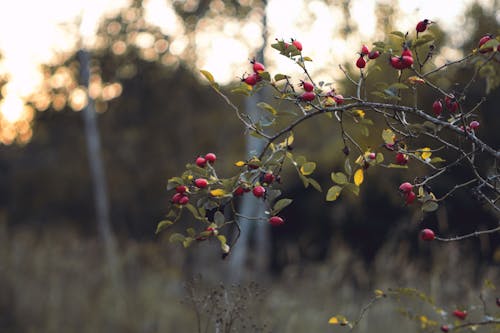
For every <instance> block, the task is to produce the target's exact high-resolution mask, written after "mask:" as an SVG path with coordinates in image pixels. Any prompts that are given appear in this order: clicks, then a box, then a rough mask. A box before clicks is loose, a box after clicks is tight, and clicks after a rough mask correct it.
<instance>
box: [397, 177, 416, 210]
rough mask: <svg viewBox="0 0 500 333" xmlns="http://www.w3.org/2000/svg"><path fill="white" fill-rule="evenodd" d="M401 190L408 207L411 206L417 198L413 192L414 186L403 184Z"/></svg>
mask: <svg viewBox="0 0 500 333" xmlns="http://www.w3.org/2000/svg"><path fill="white" fill-rule="evenodd" d="M399 190H400V191H401V193H402V194H403V196H404V198H405V201H406V204H407V205H411V204H412V203H413V202H414V201H415V199H416V198H417V195H416V194H415V192H413V185H412V184H410V183H408V182H405V183H403V184H401V185H400V186H399Z"/></svg>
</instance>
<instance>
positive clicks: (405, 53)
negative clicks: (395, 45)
mask: <svg viewBox="0 0 500 333" xmlns="http://www.w3.org/2000/svg"><path fill="white" fill-rule="evenodd" d="M401 56H402V57H413V54H412V53H411V50H410V49H409V48H407V47H405V48H404V49H403V52H401Z"/></svg>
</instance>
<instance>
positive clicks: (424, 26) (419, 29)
mask: <svg viewBox="0 0 500 333" xmlns="http://www.w3.org/2000/svg"><path fill="white" fill-rule="evenodd" d="M430 23H431V21H429V20H428V19H425V20H423V21H420V22H418V23H417V27H416V30H417V32H424V31H425V30H426V29H427V26H428V25H429V24H430Z"/></svg>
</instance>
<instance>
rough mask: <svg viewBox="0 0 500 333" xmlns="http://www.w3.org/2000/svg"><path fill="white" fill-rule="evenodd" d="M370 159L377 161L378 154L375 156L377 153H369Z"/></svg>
mask: <svg viewBox="0 0 500 333" xmlns="http://www.w3.org/2000/svg"><path fill="white" fill-rule="evenodd" d="M368 158H369V159H370V160H374V159H376V158H377V154H375V153H369V154H368Z"/></svg>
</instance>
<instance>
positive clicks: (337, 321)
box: [328, 317, 340, 325]
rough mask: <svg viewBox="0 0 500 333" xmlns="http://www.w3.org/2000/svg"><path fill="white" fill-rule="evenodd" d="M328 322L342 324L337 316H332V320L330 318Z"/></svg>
mask: <svg viewBox="0 0 500 333" xmlns="http://www.w3.org/2000/svg"><path fill="white" fill-rule="evenodd" d="M328 324H332V325H336V324H340V322H339V319H338V318H337V317H332V318H330V320H328Z"/></svg>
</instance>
